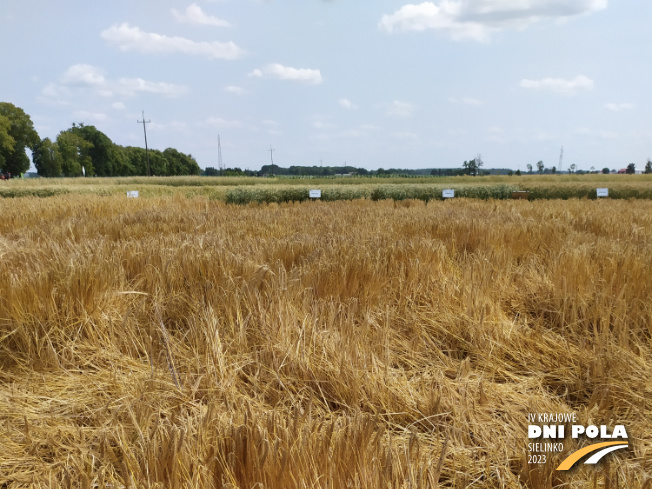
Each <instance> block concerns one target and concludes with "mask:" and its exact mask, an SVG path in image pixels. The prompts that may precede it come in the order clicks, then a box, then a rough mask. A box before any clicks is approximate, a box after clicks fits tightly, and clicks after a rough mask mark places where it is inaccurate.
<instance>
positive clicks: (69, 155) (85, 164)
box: [56, 127, 94, 177]
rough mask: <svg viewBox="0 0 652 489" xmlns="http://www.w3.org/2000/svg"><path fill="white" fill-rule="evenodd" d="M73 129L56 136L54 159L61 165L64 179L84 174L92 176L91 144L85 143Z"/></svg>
mask: <svg viewBox="0 0 652 489" xmlns="http://www.w3.org/2000/svg"><path fill="white" fill-rule="evenodd" d="M74 129H75V128H74V127H73V128H72V129H68V130H66V131H61V132H60V133H59V135H58V136H57V151H56V158H57V160H58V162H59V164H60V165H61V172H62V173H63V174H64V176H66V177H79V176H82V175H83V174H84V173H85V174H86V175H93V174H94V173H93V161H92V159H91V157H90V150H91V149H92V148H93V143H90V142H88V141H86V140H85V139H84V138H83V137H82V136H81V135H80V134H79V133H78V131H75V130H74ZM82 169H83V170H82Z"/></svg>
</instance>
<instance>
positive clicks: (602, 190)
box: [595, 188, 609, 197]
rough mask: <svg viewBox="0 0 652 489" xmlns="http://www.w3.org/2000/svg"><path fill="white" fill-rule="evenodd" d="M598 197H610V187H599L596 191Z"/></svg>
mask: <svg viewBox="0 0 652 489" xmlns="http://www.w3.org/2000/svg"><path fill="white" fill-rule="evenodd" d="M595 193H596V194H597V196H598V197H609V189H608V188H599V189H596V192H595Z"/></svg>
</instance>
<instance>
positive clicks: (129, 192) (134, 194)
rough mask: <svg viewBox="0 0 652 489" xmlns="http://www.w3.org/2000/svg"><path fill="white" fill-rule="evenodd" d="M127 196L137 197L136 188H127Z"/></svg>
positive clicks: (129, 197)
mask: <svg viewBox="0 0 652 489" xmlns="http://www.w3.org/2000/svg"><path fill="white" fill-rule="evenodd" d="M127 198H128V199H137V198H138V190H128V191H127Z"/></svg>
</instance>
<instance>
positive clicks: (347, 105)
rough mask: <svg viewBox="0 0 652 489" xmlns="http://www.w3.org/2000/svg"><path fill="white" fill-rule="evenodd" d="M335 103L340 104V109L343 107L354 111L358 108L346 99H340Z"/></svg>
mask: <svg viewBox="0 0 652 489" xmlns="http://www.w3.org/2000/svg"><path fill="white" fill-rule="evenodd" d="M337 103H338V104H340V107H344V108H345V109H350V110H354V109H357V108H358V106H357V105H355V104H354V103H352V102H351V101H350V100H349V99H348V98H341V99H339V100H338V101H337Z"/></svg>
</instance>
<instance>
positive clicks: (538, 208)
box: [0, 193, 652, 489]
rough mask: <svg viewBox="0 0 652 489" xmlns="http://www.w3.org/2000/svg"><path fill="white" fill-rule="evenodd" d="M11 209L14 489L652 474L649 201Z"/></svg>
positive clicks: (193, 201)
mask: <svg viewBox="0 0 652 489" xmlns="http://www.w3.org/2000/svg"><path fill="white" fill-rule="evenodd" d="M2 203H3V214H2V219H0V258H1V265H0V269H1V270H2V271H1V272H0V488H7V489H13V488H27V487H42V488H46V487H47V488H58V487H74V488H77V487H79V488H95V487H106V488H108V487H112V488H116V487H124V488H242V489H245V488H246V489H252V488H263V487H264V488H290V489H291V488H297V489H299V488H332V489H339V488H369V489H376V488H422V487H423V488H426V487H430V488H437V487H440V488H444V487H455V488H466V487H474V488H481V489H484V488H537V489H539V488H553V487H555V488H556V487H559V488H561V487H564V488H578V489H579V488H587V487H590V488H594V487H595V488H621V487H622V488H634V489H636V488H645V489H649V488H651V487H652V423H651V422H650V420H651V419H652V202H651V201H648V200H600V201H596V200H577V199H570V200H565V201H562V200H541V201H535V202H528V201H509V200H504V201H495V200H488V201H483V200H468V199H457V200H454V201H446V202H442V201H434V202H429V203H428V204H425V203H424V202H421V201H416V200H402V201H399V202H393V201H391V200H380V201H377V202H374V201H371V200H353V201H339V202H305V203H302V204H298V203H296V204H281V205H279V204H269V205H267V204H265V205H253V204H252V205H241V206H236V205H227V204H225V203H223V202H222V201H220V200H215V199H209V198H208V197H207V196H202V195H199V196H195V197H190V196H186V195H183V194H175V195H162V196H151V197H147V198H139V199H126V197H125V196H124V194H123V193H120V194H119V195H104V196H100V195H93V194H83V195H77V194H68V195H57V196H53V197H46V198H29V197H17V198H14V199H6V200H3V202H2ZM536 413H555V414H559V413H562V414H567V415H573V416H575V417H576V420H577V424H582V425H598V426H599V425H607V426H608V427H609V428H610V429H613V427H614V426H616V425H623V426H624V427H625V428H626V430H627V435H628V440H627V441H628V442H629V446H628V448H627V449H625V450H618V451H616V452H613V453H611V454H609V455H607V456H606V457H605V458H604V459H603V460H602V461H601V462H599V463H598V464H597V465H584V464H582V463H579V464H578V465H577V466H576V467H574V468H573V469H571V470H569V471H558V470H556V468H557V466H558V465H559V464H560V463H561V462H562V461H563V460H564V459H565V458H566V457H567V456H568V455H570V454H571V453H572V452H574V451H575V450H577V449H578V448H580V447H582V446H585V445H588V444H591V443H595V442H596V441H599V440H595V439H594V440H590V439H587V438H579V439H577V440H574V439H571V438H570V436H567V437H566V439H565V440H564V446H563V450H562V451H560V452H547V453H546V457H545V461H544V460H543V459H541V458H538V459H533V458H532V457H531V455H532V453H531V451H530V450H528V444H529V443H531V442H532V441H533V440H529V439H528V424H532V423H530V422H529V421H528V415H531V414H536ZM535 424H540V423H535ZM555 424H556V423H555ZM567 429H569V428H567ZM534 441H537V442H542V441H557V440H534ZM606 441H608V440H606ZM535 462H541V463H535Z"/></svg>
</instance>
